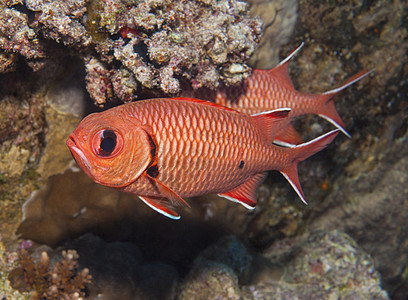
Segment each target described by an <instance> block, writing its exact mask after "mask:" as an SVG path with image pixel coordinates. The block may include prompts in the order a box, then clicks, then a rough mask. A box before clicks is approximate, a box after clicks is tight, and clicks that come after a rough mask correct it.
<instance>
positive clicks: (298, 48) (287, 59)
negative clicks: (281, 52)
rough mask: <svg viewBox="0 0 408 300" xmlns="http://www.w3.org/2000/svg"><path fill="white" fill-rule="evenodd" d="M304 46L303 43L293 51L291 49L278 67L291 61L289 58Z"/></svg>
mask: <svg viewBox="0 0 408 300" xmlns="http://www.w3.org/2000/svg"><path fill="white" fill-rule="evenodd" d="M304 44H305V42H302V43H301V44H300V45H299V46H297V47H296V48H295V49H293V50H292V51H291V52H290V53H289V55H288V56H287V57H286V58H285V59H284V60H282V61H281V62H280V63H279V66H280V65H283V64H285V63H287V62H288V61H289V60H291V58H292V57H293V56H294V55H295V54H296V53H297V52H298V51H299V50H300V49H301V48H302V47H303V45H304Z"/></svg>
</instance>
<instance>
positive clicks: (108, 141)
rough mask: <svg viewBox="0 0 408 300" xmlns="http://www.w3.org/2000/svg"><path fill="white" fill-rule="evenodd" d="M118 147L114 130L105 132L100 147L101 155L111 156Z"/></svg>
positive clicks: (102, 134)
mask: <svg viewBox="0 0 408 300" xmlns="http://www.w3.org/2000/svg"><path fill="white" fill-rule="evenodd" d="M115 147H116V134H115V133H114V132H113V131H112V130H104V131H102V133H101V143H100V145H99V154H100V155H103V156H105V155H110V154H111V153H112V151H113V150H115Z"/></svg>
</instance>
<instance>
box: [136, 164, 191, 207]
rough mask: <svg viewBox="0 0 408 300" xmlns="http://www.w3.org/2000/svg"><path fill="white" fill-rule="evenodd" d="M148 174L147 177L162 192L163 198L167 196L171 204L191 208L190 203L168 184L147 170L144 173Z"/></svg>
mask: <svg viewBox="0 0 408 300" xmlns="http://www.w3.org/2000/svg"><path fill="white" fill-rule="evenodd" d="M143 176H146V177H147V179H149V180H150V182H151V183H152V184H153V185H154V186H155V187H156V188H157V190H158V191H159V192H160V196H161V197H163V198H166V199H168V200H169V202H170V203H171V205H173V206H186V207H188V208H190V205H188V203H187V202H186V201H185V200H184V199H183V198H181V197H180V196H179V195H177V193H176V192H175V191H173V190H172V189H170V188H169V187H168V186H166V185H165V184H163V183H162V182H160V181H159V180H158V179H157V178H154V177H152V176H150V175H149V174H148V173H147V172H146V173H145V174H144V175H143Z"/></svg>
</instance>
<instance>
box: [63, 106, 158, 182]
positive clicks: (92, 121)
mask: <svg viewBox="0 0 408 300" xmlns="http://www.w3.org/2000/svg"><path fill="white" fill-rule="evenodd" d="M127 119H129V117H128V116H126V115H124V114H121V113H120V112H119V113H115V111H114V112H113V113H112V112H111V111H110V110H107V111H105V112H102V113H95V114H91V115H89V116H87V117H85V118H84V119H83V120H82V121H81V122H80V124H79V125H78V127H77V128H76V129H75V130H74V131H73V132H72V133H71V135H70V136H69V138H68V140H67V142H66V143H67V146H68V148H69V149H70V151H71V153H72V155H73V157H74V159H75V161H76V162H77V163H78V165H79V166H80V167H81V169H82V170H83V171H84V172H85V173H86V174H87V175H88V176H89V177H91V178H92V179H93V180H94V181H95V182H97V183H99V184H102V185H105V186H110V187H116V188H121V187H125V186H128V185H130V184H132V183H133V182H135V181H136V180H137V179H138V178H139V177H140V176H141V175H142V173H143V172H144V171H145V170H146V169H147V168H148V166H149V165H150V163H151V161H152V159H153V157H152V153H153V152H154V151H151V147H152V146H151V142H150V136H149V134H148V133H147V132H146V131H145V129H143V127H142V126H141V125H140V124H138V123H137V122H136V123H135V122H134V120H132V121H131V122H128V120H127Z"/></svg>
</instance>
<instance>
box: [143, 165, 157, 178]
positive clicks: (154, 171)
mask: <svg viewBox="0 0 408 300" xmlns="http://www.w3.org/2000/svg"><path fill="white" fill-rule="evenodd" d="M146 173H147V175H149V176H150V177H153V178H156V177H157V176H159V169H158V168H157V165H152V166H150V167H149V168H148V169H147V170H146Z"/></svg>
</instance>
